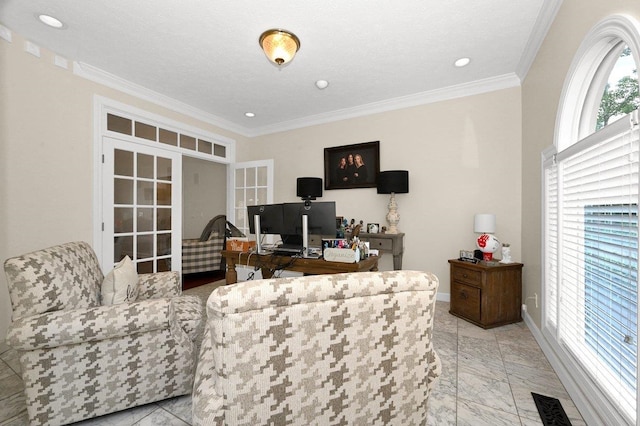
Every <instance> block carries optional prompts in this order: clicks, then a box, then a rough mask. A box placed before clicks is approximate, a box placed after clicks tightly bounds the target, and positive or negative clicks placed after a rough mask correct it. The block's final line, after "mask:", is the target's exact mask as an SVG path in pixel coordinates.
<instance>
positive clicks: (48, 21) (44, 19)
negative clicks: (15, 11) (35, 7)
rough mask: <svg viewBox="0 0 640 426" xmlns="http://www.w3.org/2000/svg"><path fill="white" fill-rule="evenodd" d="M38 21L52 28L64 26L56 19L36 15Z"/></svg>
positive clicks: (49, 16)
mask: <svg viewBox="0 0 640 426" xmlns="http://www.w3.org/2000/svg"><path fill="white" fill-rule="evenodd" d="M38 19H39V20H40V22H42V23H43V24H45V25H48V26H50V27H52V28H62V27H64V24H63V23H62V21H60V20H59V19H57V18H54V17H53V16H51V15H45V14H40V15H38Z"/></svg>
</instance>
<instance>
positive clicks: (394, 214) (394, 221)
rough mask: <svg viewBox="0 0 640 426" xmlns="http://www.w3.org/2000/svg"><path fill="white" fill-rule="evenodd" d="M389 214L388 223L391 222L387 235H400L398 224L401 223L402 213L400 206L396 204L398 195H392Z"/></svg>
mask: <svg viewBox="0 0 640 426" xmlns="http://www.w3.org/2000/svg"><path fill="white" fill-rule="evenodd" d="M388 207H389V212H388V213H387V222H389V229H387V234H397V233H398V222H400V213H398V205H397V204H396V194H395V193H393V192H392V193H391V199H390V200H389V206H388Z"/></svg>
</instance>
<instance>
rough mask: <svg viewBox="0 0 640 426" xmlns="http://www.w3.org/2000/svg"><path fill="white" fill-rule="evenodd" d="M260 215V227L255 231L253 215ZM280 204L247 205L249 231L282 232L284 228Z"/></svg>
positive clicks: (261, 232)
mask: <svg viewBox="0 0 640 426" xmlns="http://www.w3.org/2000/svg"><path fill="white" fill-rule="evenodd" d="M256 215H257V216H260V229H258V230H257V232H256V227H255V220H254V218H255V216H256ZM283 218H284V216H283V210H282V204H262V205H258V206H247V219H248V221H249V232H250V233H252V234H258V233H259V234H282V232H283V230H284V221H283Z"/></svg>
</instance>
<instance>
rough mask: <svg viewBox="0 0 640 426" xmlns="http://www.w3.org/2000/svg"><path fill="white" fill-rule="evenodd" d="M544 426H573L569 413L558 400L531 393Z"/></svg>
mask: <svg viewBox="0 0 640 426" xmlns="http://www.w3.org/2000/svg"><path fill="white" fill-rule="evenodd" d="M531 396H532V397H533V400H534V401H535V403H536V407H537V408H538V413H539V414H540V419H542V424H543V425H544V426H571V422H570V421H569V417H567V413H565V412H564V408H562V404H561V403H560V401H559V400H558V399H556V398H552V397H550V396H544V395H540V394H537V393H533V392H531Z"/></svg>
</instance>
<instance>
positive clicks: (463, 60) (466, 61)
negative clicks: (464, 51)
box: [454, 58, 471, 68]
mask: <svg viewBox="0 0 640 426" xmlns="http://www.w3.org/2000/svg"><path fill="white" fill-rule="evenodd" d="M469 62H471V59H469V58H460V59H458V60H457V61H455V62H454V65H455V66H456V67H458V68H460V67H466V66H467V65H469Z"/></svg>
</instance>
